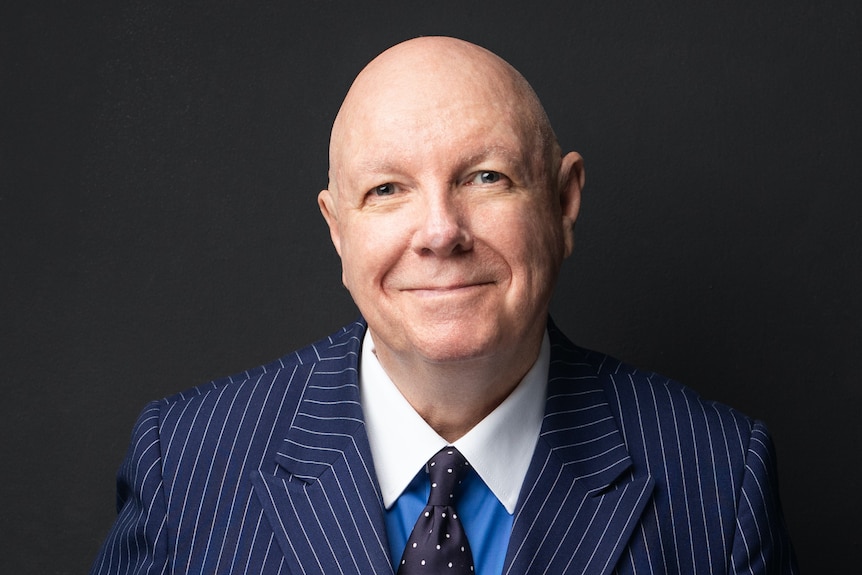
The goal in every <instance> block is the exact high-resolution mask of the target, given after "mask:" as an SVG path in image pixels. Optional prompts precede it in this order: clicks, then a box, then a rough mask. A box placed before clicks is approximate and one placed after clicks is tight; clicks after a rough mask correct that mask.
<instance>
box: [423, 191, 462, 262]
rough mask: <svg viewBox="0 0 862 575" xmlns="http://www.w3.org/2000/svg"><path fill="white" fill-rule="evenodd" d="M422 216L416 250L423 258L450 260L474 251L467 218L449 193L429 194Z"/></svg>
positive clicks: (459, 204)
mask: <svg viewBox="0 0 862 575" xmlns="http://www.w3.org/2000/svg"><path fill="white" fill-rule="evenodd" d="M424 204H425V205H424V210H423V213H422V214H420V218H421V220H420V221H419V224H418V228H417V230H416V234H415V235H414V247H415V249H416V250H417V251H418V252H419V253H420V254H423V255H430V254H433V255H436V256H439V257H447V256H451V255H455V254H459V253H463V252H467V251H470V250H472V249H473V237H472V235H471V233H470V230H469V226H468V221H467V214H466V212H465V210H464V207H463V206H462V205H461V203H460V202H459V201H458V200H457V199H456V198H454V197H452V195H451V194H450V193H448V190H447V192H442V191H441V193H434V194H428V195H426V197H425V202H424Z"/></svg>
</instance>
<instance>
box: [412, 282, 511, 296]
mask: <svg viewBox="0 0 862 575" xmlns="http://www.w3.org/2000/svg"><path fill="white" fill-rule="evenodd" d="M493 283H495V282H493V281H471V282H457V283H451V284H443V285H437V286H435V285H431V286H423V287H413V288H402V290H401V291H406V292H411V293H415V294H417V295H427V296H435V295H447V294H454V293H458V292H465V291H469V290H472V289H477V288H482V287H485V286H488V285H492V284H493Z"/></svg>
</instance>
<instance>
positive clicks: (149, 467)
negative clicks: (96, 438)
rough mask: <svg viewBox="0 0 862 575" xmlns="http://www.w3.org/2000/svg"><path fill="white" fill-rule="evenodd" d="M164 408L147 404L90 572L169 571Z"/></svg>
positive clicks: (139, 573) (105, 574) (96, 574)
mask: <svg viewBox="0 0 862 575" xmlns="http://www.w3.org/2000/svg"><path fill="white" fill-rule="evenodd" d="M160 411H161V410H160V408H159V404H158V403H157V402H153V403H151V404H150V405H148V406H147V407H146V408H145V409H144V410H143V412H142V413H141V415H140V416H139V417H138V421H137V423H136V424H135V427H134V431H133V433H132V443H131V445H130V446H129V451H128V453H127V454H126V458H125V460H124V461H123V464H122V466H121V467H120V470H119V472H118V473H117V511H118V515H117V519H116V521H115V522H114V526H113V527H112V528H111V531H110V533H109V534H108V537H107V539H106V540H105V542H104V543H103V544H102V548H101V550H100V551H99V555H98V557H97V558H96V561H95V563H94V564H93V567H92V569H91V571H90V574H91V575H108V574H113V573H123V574H137V575H143V574H145V573H147V574H149V573H166V572H168V569H167V563H168V545H167V529H166V524H167V515H166V506H165V499H164V484H163V480H162V456H161V444H160V439H159V419H160Z"/></svg>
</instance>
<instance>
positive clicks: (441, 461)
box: [428, 445, 470, 505]
mask: <svg viewBox="0 0 862 575" xmlns="http://www.w3.org/2000/svg"><path fill="white" fill-rule="evenodd" d="M469 468H470V464H469V463H468V462H467V460H466V459H465V458H464V456H463V455H461V452H460V451H458V450H457V449H455V448H454V447H452V446H451V445H450V446H448V447H444V448H443V449H441V450H440V451H438V452H437V453H436V454H435V455H434V457H432V458H431V459H429V460H428V474H429V475H430V479H431V494H430V495H429V496H428V505H452V504H453V499H454V497H455V489H456V488H457V487H458V485H459V484H460V483H461V481H462V480H463V479H464V477H465V475H466V474H467V471H468V470H469Z"/></svg>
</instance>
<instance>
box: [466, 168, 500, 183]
mask: <svg viewBox="0 0 862 575" xmlns="http://www.w3.org/2000/svg"><path fill="white" fill-rule="evenodd" d="M502 179H503V174H501V173H500V172H493V171H490V170H487V171H484V172H476V174H475V175H474V176H473V179H472V180H470V184H496V183H497V182H499V181H500V180H502Z"/></svg>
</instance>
